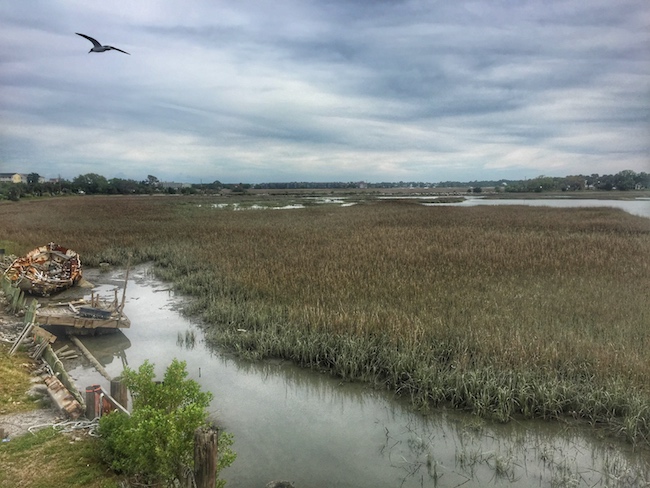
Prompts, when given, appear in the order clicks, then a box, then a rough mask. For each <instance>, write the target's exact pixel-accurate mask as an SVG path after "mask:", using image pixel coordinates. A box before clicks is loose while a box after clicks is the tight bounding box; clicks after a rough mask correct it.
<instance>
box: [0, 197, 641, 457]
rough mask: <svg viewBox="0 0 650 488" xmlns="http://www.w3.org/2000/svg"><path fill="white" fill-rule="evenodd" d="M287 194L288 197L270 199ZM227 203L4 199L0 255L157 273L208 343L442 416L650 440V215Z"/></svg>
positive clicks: (404, 203)
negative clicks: (443, 412) (55, 248)
mask: <svg viewBox="0 0 650 488" xmlns="http://www.w3.org/2000/svg"><path fill="white" fill-rule="evenodd" d="M269 198H280V197H269ZM232 200H233V199H232V198H229V199H224V198H223V197H221V198H219V197H183V196H174V197H162V196H161V197H157V198H148V197H139V196H134V197H108V196H93V197H88V196H86V197H78V198H52V199H39V200H24V201H20V202H15V203H4V204H1V205H0V235H2V236H3V237H2V239H4V240H3V241H2V242H0V247H5V248H6V251H7V253H15V254H20V253H22V252H25V251H27V250H29V249H31V248H32V247H34V246H35V245H40V244H42V243H43V242H45V241H47V242H49V241H55V242H58V243H61V244H62V245H68V246H71V247H74V249H75V250H76V251H77V252H79V253H80V255H81V256H82V257H83V261H84V264H85V265H86V266H88V267H95V266H99V263H102V262H109V263H111V264H113V265H115V266H119V265H126V263H127V261H128V260H129V257H131V259H132V260H131V263H132V264H136V263H143V262H153V263H154V270H155V273H156V274H157V276H158V277H160V278H161V279H164V280H168V281H171V282H173V283H174V286H175V289H176V291H178V292H179V293H182V294H185V295H187V296H189V297H190V298H191V301H190V303H189V304H188V306H187V307H186V312H188V313H190V314H193V315H197V316H200V317H201V318H202V319H203V320H204V321H205V324H206V326H205V331H206V337H207V339H208V340H209V341H210V342H212V343H214V344H217V345H219V346H221V347H225V348H228V349H230V350H233V351H235V352H236V353H238V354H239V355H241V356H243V357H248V358H252V359H261V358H267V357H279V358H284V359H288V360H292V361H294V362H296V363H297V364H300V365H302V366H305V367H310V368H313V369H316V370H322V371H328V372H330V373H332V374H334V375H337V376H339V377H341V378H343V379H345V380H360V381H366V382H369V383H372V384H374V385H376V386H377V387H379V388H386V389H389V390H392V391H396V392H398V393H399V394H400V395H404V396H407V397H409V398H411V400H412V402H413V403H414V405H415V406H417V407H418V408H421V409H424V410H426V409H428V408H431V407H435V406H450V407H453V408H457V409H462V410H466V411H470V412H472V413H474V414H476V415H479V416H482V417H486V418H492V419H496V420H498V421H501V422H506V421H508V420H510V419H513V418H544V419H562V418H576V419H581V420H585V421H587V422H589V423H590V424H592V425H594V426H601V427H604V428H605V429H607V431H608V432H610V433H612V434H615V435H618V436H622V437H624V438H626V439H627V440H629V441H630V442H632V443H634V444H636V445H637V446H640V447H644V448H648V447H650V385H648V382H647V378H648V377H650V330H649V329H648V324H649V323H650V309H648V303H650V300H649V299H650V220H649V219H644V218H641V217H635V216H632V215H629V214H626V213H625V212H623V211H620V210H615V209H606V208H579V209H560V208H545V207H523V206H521V207H520V206H512V207H510V206H508V207H470V208H460V207H425V206H422V205H420V204H419V203H417V202H416V201H408V200H376V199H372V198H362V197H359V199H358V204H357V205H354V206H351V207H345V208H344V207H340V206H333V205H310V206H306V207H305V208H301V209H300V210H278V211H273V212H268V211H248V212H234V211H232V210H231V209H228V208H220V206H219V204H220V203H221V202H224V201H226V202H230V201H232Z"/></svg>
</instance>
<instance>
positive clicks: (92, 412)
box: [86, 385, 102, 420]
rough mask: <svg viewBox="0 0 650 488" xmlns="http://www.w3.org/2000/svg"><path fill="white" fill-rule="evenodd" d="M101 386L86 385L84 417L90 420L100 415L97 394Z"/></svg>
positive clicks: (98, 394)
mask: <svg viewBox="0 0 650 488" xmlns="http://www.w3.org/2000/svg"><path fill="white" fill-rule="evenodd" d="M101 389H102V387H101V386H100V385H91V386H87V387H86V418H87V419H88V420H92V419H94V418H97V417H99V416H100V415H101V411H100V408H99V396H100V394H101Z"/></svg>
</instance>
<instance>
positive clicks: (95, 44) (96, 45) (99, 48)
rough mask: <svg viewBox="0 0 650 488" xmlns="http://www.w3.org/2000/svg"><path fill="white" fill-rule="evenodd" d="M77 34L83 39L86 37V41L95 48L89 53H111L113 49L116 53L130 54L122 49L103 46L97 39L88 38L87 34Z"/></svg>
mask: <svg viewBox="0 0 650 488" xmlns="http://www.w3.org/2000/svg"><path fill="white" fill-rule="evenodd" d="M75 34H77V35H78V36H81V37H85V38H86V39H88V40H89V41H90V42H92V43H93V48H92V49H91V50H90V51H88V52H89V53H103V52H104V51H110V50H111V49H113V50H114V51H119V52H121V53H124V54H129V53H127V52H126V51H122V50H121V49H118V48H116V47H113V46H102V45H101V44H100V43H99V42H97V40H96V39H93V38H92V37H90V36H87V35H86V34H79V33H78V32H75ZM129 56H130V54H129Z"/></svg>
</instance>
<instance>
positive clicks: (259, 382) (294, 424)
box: [71, 268, 650, 488]
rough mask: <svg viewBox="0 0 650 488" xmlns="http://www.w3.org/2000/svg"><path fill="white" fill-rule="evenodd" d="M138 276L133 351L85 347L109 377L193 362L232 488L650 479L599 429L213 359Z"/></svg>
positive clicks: (168, 299) (91, 374)
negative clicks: (421, 401)
mask: <svg viewBox="0 0 650 488" xmlns="http://www.w3.org/2000/svg"><path fill="white" fill-rule="evenodd" d="M91 274H92V273H87V276H88V277H89V279H90V281H93V279H96V280H101V281H103V283H104V284H103V285H102V286H100V287H98V288H99V289H100V290H102V289H106V290H110V289H112V288H111V287H112V286H114V285H115V283H116V282H119V281H120V280H122V279H123V276H122V274H121V273H119V272H114V273H111V274H108V275H104V276H103V277H100V276H99V275H97V276H95V277H93V276H91ZM131 275H132V276H133V278H131V279H130V280H129V284H128V288H127V302H126V307H125V311H126V313H127V315H128V316H129V318H130V319H131V323H132V325H131V328H130V329H126V330H124V335H125V337H126V338H127V341H128V343H129V344H130V347H129V346H126V347H124V343H122V345H121V346H120V345H119V344H118V343H115V344H114V345H111V342H110V339H109V337H110V336H104V337H94V338H84V339H83V341H84V343H85V344H86V346H87V347H88V348H89V349H90V350H91V351H92V352H93V353H95V354H96V355H97V356H98V357H99V358H100V361H102V363H103V364H104V365H105V367H106V369H107V370H108V372H109V374H111V375H112V376H117V375H119V374H120V372H121V370H122V367H123V364H126V363H127V359H128V364H129V365H130V367H132V368H137V367H138V366H139V365H140V364H142V362H143V361H144V360H146V359H149V360H151V361H152V362H154V363H155V364H156V372H157V374H159V375H161V374H162V373H163V372H164V369H165V368H166V366H167V365H168V364H169V362H170V361H171V359H172V358H174V357H176V358H179V359H182V360H185V361H186V362H187V369H188V372H189V374H190V377H191V378H192V379H194V380H196V381H198V382H199V383H200V384H201V386H202V388H204V389H206V390H209V391H211V392H212V393H213V394H214V396H215V400H214V402H213V404H212V406H211V414H212V415H213V416H216V417H217V418H218V420H219V423H221V424H222V425H223V426H224V427H225V428H226V429H227V430H228V431H230V432H232V433H233V434H234V436H235V444H234V446H233V447H234V449H235V450H236V451H237V453H238V457H237V460H236V461H235V463H234V464H233V465H232V467H230V468H228V470H227V471H226V472H225V473H224V478H225V479H226V480H227V481H228V486H232V487H255V486H264V485H265V484H266V483H267V482H269V481H271V480H277V479H286V480H291V481H292V482H294V483H295V485H296V486H297V487H361V488H363V487H368V488H370V487H372V488H382V487H386V488H389V487H395V486H402V487H423V486H427V487H457V486H463V487H465V488H470V487H478V486H486V485H489V486H495V487H500V486H508V487H512V486H524V487H527V486H531V487H532V486H536V487H539V486H558V487H561V486H567V487H568V486H621V487H623V486H625V487H634V486H647V483H648V480H650V474H649V472H650V468H649V466H650V460H649V456H648V452H633V451H632V450H631V449H630V448H629V446H626V445H624V444H619V443H616V442H612V441H611V440H610V441H603V440H600V439H598V437H597V436H596V435H595V432H594V431H592V430H581V429H577V428H574V427H571V426H568V425H563V424H559V423H544V422H525V423H521V424H520V423H517V422H511V423H510V424H506V425H493V424H491V423H486V422H483V421H481V420H480V419H477V418H476V417H473V416H469V415H462V414H458V413H455V412H444V411H443V412H438V413H436V414H433V415H428V416H423V415H420V414H418V413H415V412H413V411H412V410H410V408H409V407H408V405H407V404H405V403H404V402H403V401H402V400H401V399H399V398H394V397H393V395H392V394H390V393H388V392H384V391H376V390H373V389H371V388H369V387H368V386H367V385H365V384H357V383H344V382H341V381H340V380H338V379H336V378H332V377H331V376H329V375H327V374H322V373H318V372H314V371H310V370H305V369H302V368H299V367H297V366H295V365H293V364H291V363H288V362H284V361H263V362H255V363H252V362H249V361H241V360H239V359H237V358H234V357H232V356H229V355H228V354H223V353H221V352H219V351H215V350H213V349H211V348H210V347H208V346H207V345H206V344H205V342H204V341H203V339H202V333H201V330H200V328H199V327H198V325H197V324H195V323H192V322H191V321H189V320H187V319H186V318H184V317H182V316H181V315H180V313H179V308H181V307H182V305H183V302H182V300H180V299H179V298H178V297H176V296H175V295H174V294H173V293H172V292H171V290H170V287H169V286H168V285H165V284H163V283H160V282H158V281H156V280H154V279H152V278H151V276H150V275H149V274H148V272H147V269H146V268H138V269H136V270H135V272H132V273H131ZM192 336H194V339H193V340H191V337H192ZM188 338H189V339H190V340H189V341H188ZM112 348H114V349H112ZM111 350H112V351H113V352H112V353H111V352H110V351H111ZM120 351H121V352H120ZM122 355H123V356H122ZM116 357H120V358H122V357H123V358H124V360H123V361H122V360H120V361H116V360H115V358H116ZM71 374H72V376H73V377H74V378H75V380H76V381H77V384H78V385H79V387H80V388H82V389H83V388H85V387H86V386H87V385H90V384H94V383H99V384H103V383H105V382H106V380H105V379H103V378H102V377H101V376H100V375H99V374H97V373H96V372H95V371H94V370H92V369H90V368H83V367H80V368H77V369H75V370H73V371H72V372H71ZM104 386H107V385H104Z"/></svg>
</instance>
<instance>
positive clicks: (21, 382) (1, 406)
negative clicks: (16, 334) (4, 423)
mask: <svg viewBox="0 0 650 488" xmlns="http://www.w3.org/2000/svg"><path fill="white" fill-rule="evenodd" d="M10 348H11V344H5V343H1V342H0V415H4V414H9V413H16V412H24V411H27V410H33V409H35V408H38V407H39V406H40V405H39V404H38V403H35V402H34V399H33V398H30V397H29V395H28V393H27V392H28V390H29V388H30V387H31V386H32V384H31V382H30V377H31V373H30V371H31V369H32V368H33V367H34V361H33V360H32V359H30V357H29V356H28V355H27V353H26V352H25V351H23V350H20V349H19V350H18V351H17V352H16V353H15V354H14V355H13V356H9V349H10Z"/></svg>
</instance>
